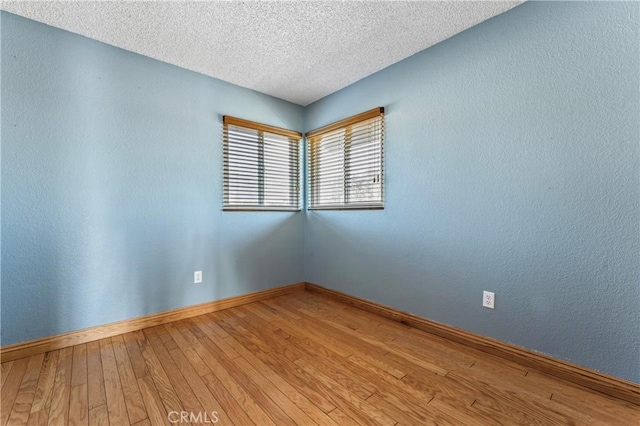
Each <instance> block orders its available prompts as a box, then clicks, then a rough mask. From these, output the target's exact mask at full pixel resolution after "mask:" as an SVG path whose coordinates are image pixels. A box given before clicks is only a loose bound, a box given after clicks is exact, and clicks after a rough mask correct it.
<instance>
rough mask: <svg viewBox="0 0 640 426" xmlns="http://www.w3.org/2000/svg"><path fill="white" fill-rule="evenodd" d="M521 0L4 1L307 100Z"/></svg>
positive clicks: (24, 12)
mask: <svg viewBox="0 0 640 426" xmlns="http://www.w3.org/2000/svg"><path fill="white" fill-rule="evenodd" d="M520 3H522V1H496V2H492V1H475V2H467V1H442V2H438V1H412V2H408V1H388V2H383V1H290V2H285V1H277V2H256V1H198V2H182V1H170V2H151V1H146V2H144V1H143V2H140V1H6V0H5V1H2V3H1V5H0V6H1V7H2V9H4V10H6V11H8V12H12V13H15V14H17V15H21V16H24V17H27V18H30V19H34V20H36V21H40V22H44V23H46V24H49V25H52V26H55V27H58V28H63V29H65V30H68V31H71V32H74V33H77V34H81V35H84V36H87V37H90V38H93V39H96V40H100V41H102V42H105V43H108V44H111V45H113V46H117V47H121V48H123V49H127V50H130V51H132V52H136V53H140V54H142V55H145V56H149V57H152V58H155V59H159V60H161V61H164V62H168V63H171V64H174V65H178V66H180V67H183V68H187V69H189V70H193V71H197V72H200V73H202V74H206V75H209V76H212V77H216V78H219V79H221V80H225V81H228V82H230V83H234V84H237V85H240V86H243V87H247V88H250V89H253V90H257V91H259V92H262V93H266V94H269V95H272V96H275V97H278V98H282V99H286V100H288V101H291V102H294V103H296V104H300V105H307V104H309V103H311V102H313V101H316V100H318V99H320V98H322V97H324V96H327V95H329V94H330V93H333V92H335V91H336V90H339V89H341V88H343V87H345V86H348V85H349V84H351V83H353V82H355V81H357V80H360V79H361V78H363V77H366V76H368V75H370V74H372V73H374V72H376V71H378V70H381V69H383V68H385V67H387V66H389V65H391V64H393V63H395V62H398V61H400V60H402V59H404V58H406V57H408V56H411V55H412V54H414V53H416V52H419V51H420V50H423V49H426V48H427V47H430V46H432V45H434V44H436V43H438V42H440V41H442V40H445V39H447V38H449V37H451V36H452V35H454V34H457V33H459V32H461V31H464V30H465V29H467V28H469V27H471V26H473V25H476V24H478V23H480V22H482V21H484V20H486V19H489V18H491V17H493V16H495V15H498V14H500V13H502V12H504V11H506V10H508V9H511V8H512V7H514V6H517V5H518V4H520Z"/></svg>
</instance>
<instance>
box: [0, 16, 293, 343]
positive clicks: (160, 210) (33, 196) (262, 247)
mask: <svg viewBox="0 0 640 426" xmlns="http://www.w3.org/2000/svg"><path fill="white" fill-rule="evenodd" d="M1 19H2V27H1V31H2V46H1V48H2V55H1V56H2V87H1V90H2V111H1V113H2V274H1V275H2V345H7V344H11V343H15V342H19V341H24V340H29V339H34V338H38V337H42V336H48V335H52V334H57V333H62V332H66V331H71V330H76V329H80V328H84V327H89V326H94V325H98V324H104V323H109V322H113V321H118V320H123V319H127V318H132V317H136V316H141V315H145V314H150V313H155V312H160V311H166V310H169V309H173V308H178V307H182V306H188V305H193V304H197V303H202V302H207V301H210V300H215V299H220V298H223V297H229V296H234V295H239V294H245V293H249V292H252V291H257V290H261V289H265V288H269V287H274V286H281V285H284V284H288V283H292V282H299V281H302V280H303V278H304V266H303V265H304V257H303V255H304V253H303V252H302V250H301V247H302V245H303V242H302V239H303V237H304V235H303V234H304V233H303V226H304V215H303V214H294V213H276V212H274V213H272V212H269V213H237V212H222V211H221V208H222V185H221V180H222V169H221V165H222V145H221V143H222V142H221V138H222V124H221V116H222V115H223V114H229V115H234V116H238V117H246V118H248V119H251V120H255V121H261V122H265V123H269V124H272V125H276V126H281V127H286V128H290V129H296V130H301V127H302V114H303V109H302V107H300V106H297V105H293V104H290V103H287V102H284V101H281V100H278V99H275V98H272V97H269V96H266V95H262V94H259V93H256V92H253V91H250V90H246V89H243V88H240V87H237V86H234V85H231V84H228V83H225V82H222V81H219V80H215V79H212V78H209V77H205V76H203V75H200V74H197V73H193V72H190V71H186V70H184V69H180V68H178V67H174V66H171V65H168V64H165V63H161V62H158V61H155V60H153V59H149V58H146V57H143V56H140V55H136V54H133V53H130V52H127V51H124V50H120V49H117V48H115V47H111V46H108V45H105V44H102V43H99V42H96V41H93V40H90V39H87V38H84V37H81V36H78V35H74V34H71V33H68V32H65V31H61V30H59V29H55V28H52V27H48V26H46V25H43V24H40V23H36V22H34V21H30V20H27V19H24V18H21V17H18V16H15V15H11V14H8V13H4V12H3V13H2V17H1ZM195 270H202V271H203V276H204V281H203V283H202V284H193V271H195Z"/></svg>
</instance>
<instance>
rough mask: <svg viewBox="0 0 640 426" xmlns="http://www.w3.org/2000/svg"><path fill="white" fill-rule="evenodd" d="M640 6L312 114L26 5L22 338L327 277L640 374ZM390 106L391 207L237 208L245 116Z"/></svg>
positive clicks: (13, 189) (5, 253)
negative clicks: (233, 193)
mask: <svg viewBox="0 0 640 426" xmlns="http://www.w3.org/2000/svg"><path fill="white" fill-rule="evenodd" d="M639 15H640V13H639V6H638V5H637V4H634V3H610V2H602V3H594V4H583V3H579V2H569V3H539V2H531V3H527V4H524V5H522V6H519V7H518V8H516V9H514V10H512V11H510V12H507V13H506V14H504V15H501V16H498V17H496V18H494V19H492V20H490V21H488V22H485V23H483V24H480V25H478V26H477V27H474V28H472V29H470V30H468V31H465V32H464V33H462V34H460V35H458V36H455V37H453V38H452V39H449V40H447V41H445V42H443V43H441V44H439V45H437V46H435V47H433V48H431V49H429V50H427V51H424V52H421V53H419V54H417V55H415V56H413V57H411V58H409V59H407V60H405V61H402V62H400V63H398V64H396V65H394V66H392V67H389V68H387V69H386V70H383V71H382V72H379V73H376V74H374V75H372V76H370V77H369V78H367V79H365V80H362V81H360V82H358V83H356V84H354V85H352V86H349V87H348V88H346V89H344V90H342V91H340V92H338V93H336V94H333V95H331V96H329V97H327V98H325V99H323V100H321V101H319V102H317V103H314V104H313V105H311V106H309V107H307V108H306V109H303V108H301V107H298V106H295V105H292V104H289V103H286V102H284V101H280V100H277V99H274V98H271V97H268V96H265V95H261V94H258V93H255V92H252V91H249V90H245V89H242V88H239V87H237V86H233V85H230V84H227V83H224V82H221V81H218V80H215V79H212V78H208V77H205V76H202V75H199V74H197V73H192V72H189V71H186V70H183V69H179V68H177V67H173V66H170V65H167V64H164V63H160V62H158V61H154V60H152V59H149V58H145V57H142V56H139V55H135V54H133V53H129V52H126V51H123V50H120V49H117V48H114V47H110V46H107V45H104V44H101V43H98V42H95V41H92V40H89V39H86V38H83V37H80V36H77V35H73V34H70V33H67V32H64V31H61V30H57V29H54V28H51V27H48V26H45V25H42V24H38V23H35V22H33V21H29V20H26V19H23V18H19V17H17V16H14V15H11V14H8V13H4V12H3V13H2V15H1V18H0V23H1V29H0V31H1V37H2V39H1V41H2V44H1V55H0V60H1V61H2V69H1V72H2V74H1V85H0V91H1V94H2V102H1V111H0V112H1V130H2V135H1V136H2V140H1V143H2V146H1V151H0V154H1V166H2V169H1V183H2V193H1V194H2V195H1V200H0V201H1V204H2V214H1V223H2V234H1V246H2V251H1V256H0V261H1V265H2V268H1V274H0V278H1V283H2V289H1V290H2V293H1V296H2V303H1V308H2V313H1V318H2V340H1V344H2V345H7V344H11V343H14V342H19V341H24V340H28V339H33V338H38V337H42V336H48V335H52V334H57V333H62V332H66V331H71V330H76V329H79V328H83V327H88V326H92V325H98V324H104V323H109V322H112V321H117V320H121V319H126V318H131V317H136V316H140V315H145V314H149V313H153V312H160V311H165V310H168V309H173V308H177V307H181V306H188V305H192V304H195V303H201V302H206V301H209V300H215V299H219V298H222V297H228V296H233V295H238V294H243V293H247V292H251V291H255V290H260V289H263V288H269V287H273V286H279V285H282V284H286V283H290V282H296V281H301V280H302V279H306V280H307V281H310V282H315V283H318V284H321V285H326V286H329V287H333V288H336V289H338V290H341V291H344V292H347V293H352V294H355V295H358V296H361V297H366V298H369V299H372V300H375V301H377V302H380V303H384V304H388V305H391V306H394V307H397V308H400V309H403V310H407V311H411V312H414V313H416V314H419V315H421V316H424V317H427V318H430V319H433V320H436V321H440V322H443V323H447V324H452V325H455V326H458V327H462V328H465V329H468V330H471V331H475V332H478V333H481V334H484V335H487V336H491V337H495V338H498V339H501V340H505V341H509V342H513V343H515V344H518V345H521V346H524V347H527V348H530V349H534V350H537V351H541V352H544V353H548V354H551V355H553V356H556V357H560V358H563V359H567V360H570V361H573V362H576V363H579V364H582V365H585V366H587V367H591V368H596V369H599V370H602V371H605V372H607V373H610V374H614V375H618V376H620V377H624V378H627V379H630V380H634V381H636V382H640V355H639V354H638V351H637V348H638V346H639V345H640V329H639V327H640V325H639V324H640V307H639V305H640V304H639V300H640V247H639V243H638V241H639V238H640V225H639V223H640V189H639V184H640V176H639V168H640V159H639V156H640V154H639V146H638V145H639V143H640V124H639V122H640V120H639V117H640V105H639V97H640V87H639V81H640V75H639V68H640V64H639V59H638V58H639V54H640V52H639V50H640V49H639V46H638V43H639V38H640V37H639V36H640V34H639V31H638V22H639V20H640V17H639ZM375 106H384V107H385V108H386V111H387V115H386V123H387V127H386V131H387V135H386V137H387V139H386V144H387V145H386V148H387V150H386V209H385V210H384V211H359V212H348V211H339V212H327V211H323V212H308V213H307V214H306V218H305V216H304V214H291V213H223V212H222V211H221V205H222V200H221V194H222V187H221V175H222V173H221V163H222V159H221V115H222V114H229V115H236V116H240V117H246V118H249V119H253V120H257V121H263V122H266V123H270V124H273V125H277V126H282V127H288V128H292V129H301V128H302V127H304V128H306V129H312V128H315V127H319V126H321V125H324V124H327V123H329V122H332V121H334V120H337V119H340V118H344V117H345V116H349V115H352V114H355V113H358V112H361V111H364V110H366V109H369V108H372V107H375ZM303 120H304V123H305V124H304V126H303V124H302V123H303ZM303 247H304V249H303ZM197 269H201V270H203V271H204V283H203V284H202V285H195V284H193V283H192V280H193V271H194V270H197ZM482 290H492V291H495V292H496V297H497V300H496V309H495V310H494V311H490V310H487V309H483V308H482V307H481V306H480V300H481V292H482Z"/></svg>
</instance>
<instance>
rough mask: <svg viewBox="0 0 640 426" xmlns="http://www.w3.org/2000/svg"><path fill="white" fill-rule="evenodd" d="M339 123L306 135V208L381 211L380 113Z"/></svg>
mask: <svg viewBox="0 0 640 426" xmlns="http://www.w3.org/2000/svg"><path fill="white" fill-rule="evenodd" d="M343 121H344V122H345V125H344V126H339V125H338V124H340V123H341V122H339V123H335V124H334V125H329V126H327V127H326V129H327V130H326V131H323V129H320V130H318V131H313V132H310V133H309V135H308V138H309V208H310V209H349V208H352V209H357V208H364V209H366V208H383V207H384V198H383V195H384V190H383V175H384V169H383V166H384V151H383V149H384V113H383V109H382V108H376V109H375V110H372V111H368V112H366V113H363V114H360V115H359V116H355V117H352V118H351V119H346V120H343Z"/></svg>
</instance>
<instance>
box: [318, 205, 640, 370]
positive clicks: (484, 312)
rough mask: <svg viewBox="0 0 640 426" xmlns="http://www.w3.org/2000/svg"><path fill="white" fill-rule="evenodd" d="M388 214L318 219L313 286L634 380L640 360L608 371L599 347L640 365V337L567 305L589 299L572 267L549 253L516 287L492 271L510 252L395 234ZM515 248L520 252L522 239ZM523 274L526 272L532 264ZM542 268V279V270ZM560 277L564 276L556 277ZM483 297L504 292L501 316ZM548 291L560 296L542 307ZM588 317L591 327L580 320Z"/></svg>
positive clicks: (597, 313)
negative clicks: (573, 281)
mask: <svg viewBox="0 0 640 426" xmlns="http://www.w3.org/2000/svg"><path fill="white" fill-rule="evenodd" d="M388 213H389V212H386V211H375V212H374V211H370V212H369V211H367V212H362V211H360V212H348V211H347V212H309V213H308V216H307V240H308V241H311V243H310V244H309V245H308V247H307V269H306V280H307V281H309V282H311V283H314V284H318V285H322V286H327V287H330V288H334V289H336V290H338V291H342V292H345V293H348V294H352V295H355V296H358V297H362V298H365V299H369V300H373V301H376V302H378V303H382V304H385V305H388V306H391V307H394V308H397V309H400V310H403V311H407V312H410V313H414V314H416V315H419V316H421V317H424V318H428V319H431V320H434V321H438V322H442V323H444V324H448V325H453V326H456V327H460V328H463V329H466V330H469V331H472V332H476V333H479V334H483V335H486V336H489V337H493V338H497V339H500V340H502V341H506V342H509V343H513V344H516V345H520V346H523V347H525V348H528V349H531V348H535V349H536V350H538V351H541V352H543V353H547V354H552V355H553V356H556V357H560V358H563V359H566V360H568V361H571V362H578V363H579V364H581V365H585V366H586V367H590V368H595V369H601V370H605V371H614V373H616V374H617V375H619V376H620V377H633V374H634V371H633V367H631V366H632V365H633V363H630V364H625V365H617V364H616V363H615V362H610V364H611V365H607V363H609V359H610V358H609V357H606V356H602V354H601V353H599V352H598V351H597V350H596V351H594V349H593V348H594V346H593V339H594V338H595V339H597V340H598V342H599V345H600V347H602V348H606V349H605V350H606V351H609V352H610V351H615V352H620V353H626V354H627V355H626V356H625V359H627V360H633V359H635V360H638V354H637V351H636V350H635V349H634V344H635V343H634V341H633V338H627V337H625V336H626V335H624V334H623V335H622V336H621V335H620V333H628V334H632V333H633V330H629V329H626V330H625V329H615V330H613V329H611V328H607V327H602V324H603V323H607V315H608V313H607V312H606V310H602V309H599V308H598V307H594V309H592V310H591V311H590V312H589V313H588V315H585V312H576V309H580V306H585V305H584V304H582V305H581V304H579V303H578V304H577V305H576V304H568V303H567V302H566V300H567V299H566V298H567V297H578V296H581V295H579V294H576V293H575V292H573V291H572V289H571V287H570V282H569V283H567V280H568V279H569V278H571V277H568V278H567V277H566V273H565V271H564V270H563V269H564V266H563V265H562V264H558V263H554V264H545V261H546V258H545V256H546V254H545V253H542V254H541V255H540V256H542V257H538V258H536V257H530V258H529V259H528V260H527V262H528V263H529V265H528V268H524V269H525V270H531V271H533V272H532V274H531V276H529V277H523V278H521V279H520V280H519V281H514V280H513V276H511V277H509V270H506V271H505V269H504V268H503V267H501V266H498V267H496V268H493V267H492V265H500V264H501V263H502V262H505V261H508V260H509V250H510V248H509V247H505V248H506V250H505V253H506V256H507V259H506V260H505V259H504V258H500V259H487V252H490V251H491V249H492V248H491V245H490V244H492V243H491V242H489V241H487V242H484V243H483V242H482V241H480V242H479V241H473V242H472V243H469V244H467V245H465V244H464V241H463V240H462V239H457V238H456V236H455V235H454V234H450V236H451V237H452V238H449V239H439V238H436V237H434V234H433V233H435V232H436V231H433V230H431V231H424V230H423V229H420V227H413V228H411V229H408V228H410V227H406V226H405V227H404V229H405V230H404V231H402V230H401V229H402V228H398V229H400V230H396V229H393V230H389V229H388V228H389V226H382V223H383V218H384V216H385V215H386V214H388ZM365 214H366V215H367V216H368V218H367V219H366V220H365V219H364V216H363V215H365ZM338 216H340V217H338ZM400 222H402V223H404V222H403V221H402V220H401V221H400ZM365 224H366V225H365ZM428 226H429V225H428V224H427V223H424V224H423V228H427V227H428ZM430 232H432V234H431V235H427V234H429V233H430ZM469 238H471V236H469ZM513 245H514V247H513V250H512V251H516V250H518V248H517V246H518V245H522V241H514V242H513ZM482 247H484V250H483V249H482ZM498 257H500V256H498ZM519 258H520V255H519V254H518V253H516V254H513V255H512V259H514V263H518V260H519ZM514 267H515V268H517V269H523V265H522V264H518V265H516V266H513V265H512V266H511V268H514ZM536 268H539V269H540V270H541V272H540V271H538V273H536V272H535V269H536ZM554 270H557V271H555V272H554ZM554 275H555V277H556V279H549V276H554ZM594 279H597V278H594ZM482 290H491V291H495V292H496V299H497V301H496V309H495V310H490V309H486V308H483V307H482V304H481V300H482V299H481V297H482ZM539 291H542V293H544V294H547V295H548V294H554V296H553V297H547V298H546V299H541V300H538V299H537V296H536V295H537V293H538V292H539ZM578 317H580V318H584V320H582V321H576V320H575V319H576V318H578ZM609 322H610V321H609ZM603 329H607V330H609V331H608V332H607V333H604V332H603V331H602V330H603ZM614 331H615V332H614ZM594 336H597V337H594ZM603 360H604V362H603ZM636 365H637V364H636Z"/></svg>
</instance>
